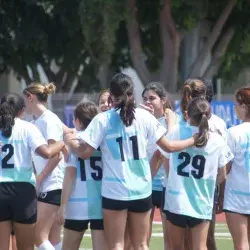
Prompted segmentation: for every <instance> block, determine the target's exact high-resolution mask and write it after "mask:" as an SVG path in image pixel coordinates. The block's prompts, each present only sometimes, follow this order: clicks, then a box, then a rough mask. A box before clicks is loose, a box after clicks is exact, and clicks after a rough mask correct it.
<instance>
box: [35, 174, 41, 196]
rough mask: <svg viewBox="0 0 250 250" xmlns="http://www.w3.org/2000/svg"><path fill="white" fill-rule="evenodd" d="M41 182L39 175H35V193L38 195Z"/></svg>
mask: <svg viewBox="0 0 250 250" xmlns="http://www.w3.org/2000/svg"><path fill="white" fill-rule="evenodd" d="M41 184H42V179H41V177H39V175H38V176H37V177H36V193H37V195H38V194H39V192H40V187H41Z"/></svg>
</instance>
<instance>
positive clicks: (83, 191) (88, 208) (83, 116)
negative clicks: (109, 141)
mask: <svg viewBox="0 0 250 250" xmlns="http://www.w3.org/2000/svg"><path fill="white" fill-rule="evenodd" d="M97 113H98V109H97V107H96V105H95V104H93V103H91V102H83V103H80V104H78V105H77V106H76V108H75V110H74V124H75V128H76V130H77V131H78V133H80V132H81V131H83V130H84V129H85V128H86V127H87V126H88V124H89V123H90V122H91V120H92V119H93V118H94V116H96V115H97ZM101 183H102V162H101V152H100V151H99V150H96V151H95V152H94V153H93V155H92V156H91V157H90V158H89V159H86V160H83V159H80V158H78V157H77V156H76V155H73V154H71V156H70V160H69V162H67V167H66V173H65V176H64V181H63V190H62V199H61V206H60V208H59V211H58V221H59V223H61V224H63V223H64V222H65V224H64V237H63V246H62V249H63V250H78V249H79V247H80V244H81V240H82V237H83V235H84V233H85V231H86V230H87V229H88V224H90V228H91V234H92V244H93V249H96V250H105V249H107V247H106V243H105V239H104V231H103V220H102V218H103V215H102V196H101ZM65 213H66V214H65ZM65 218H66V220H65Z"/></svg>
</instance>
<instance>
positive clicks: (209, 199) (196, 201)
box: [164, 125, 233, 220]
mask: <svg viewBox="0 0 250 250" xmlns="http://www.w3.org/2000/svg"><path fill="white" fill-rule="evenodd" d="M197 132H198V128H197V127H193V126H180V125H178V126H176V127H175V128H174V129H173V130H172V131H171V132H170V134H169V135H168V139H169V140H184V139H187V138H190V137H191V136H192V135H193V134H194V133H197ZM165 155H166V156H167V158H169V176H168V180H167V185H166V195H165V207H164V209H165V210H168V211H170V212H172V213H175V214H181V215H186V216H190V217H194V218H199V219H208V220H210V219H211V218H212V209H213V204H214V202H213V199H214V190H215V185H216V178H217V173H218V168H221V167H224V166H225V165H226V164H227V163H228V162H229V161H230V160H232V158H233V154H232V153H231V151H230V149H229V148H228V146H227V145H226V142H225V141H224V140H223V138H222V137H221V136H220V135H219V134H217V133H212V132H209V140H208V143H207V145H206V146H205V147H203V148H196V147H191V148H188V149H186V150H183V151H181V152H175V153H171V154H165Z"/></svg>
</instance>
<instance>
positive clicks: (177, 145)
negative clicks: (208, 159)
mask: <svg viewBox="0 0 250 250" xmlns="http://www.w3.org/2000/svg"><path fill="white" fill-rule="evenodd" d="M156 144H157V145H158V146H159V147H160V148H161V149H162V150H164V151H166V152H168V153H171V152H176V151H181V150H184V149H186V148H189V147H192V146H193V145H194V144H195V136H193V137H190V138H188V139H186V140H182V141H170V140H167V139H166V137H165V136H162V137H161V138H160V139H159V140H158V141H157V142H156Z"/></svg>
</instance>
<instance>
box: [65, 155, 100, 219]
mask: <svg viewBox="0 0 250 250" xmlns="http://www.w3.org/2000/svg"><path fill="white" fill-rule="evenodd" d="M67 167H75V168H76V171H77V175H76V180H75V184H74V187H73V189H72V193H71V195H70V198H69V202H68V204H67V207H66V216H65V217H66V219H70V220H96V219H102V218H103V216H102V195H101V185H102V162H101V152H100V151H99V150H96V151H94V153H93V155H92V156H91V157H90V158H89V159H86V160H83V159H80V158H78V157H77V156H76V155H73V154H71V155H70V160H69V162H68V163H67Z"/></svg>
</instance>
